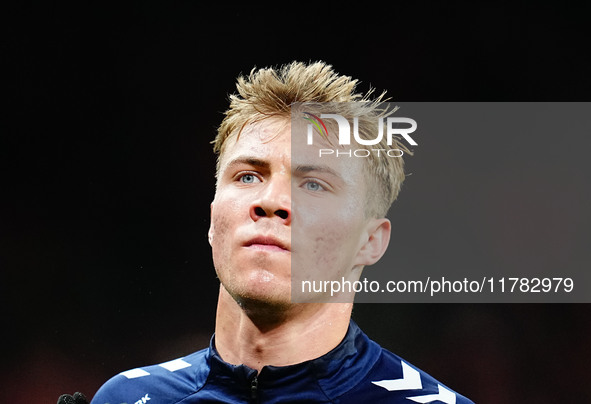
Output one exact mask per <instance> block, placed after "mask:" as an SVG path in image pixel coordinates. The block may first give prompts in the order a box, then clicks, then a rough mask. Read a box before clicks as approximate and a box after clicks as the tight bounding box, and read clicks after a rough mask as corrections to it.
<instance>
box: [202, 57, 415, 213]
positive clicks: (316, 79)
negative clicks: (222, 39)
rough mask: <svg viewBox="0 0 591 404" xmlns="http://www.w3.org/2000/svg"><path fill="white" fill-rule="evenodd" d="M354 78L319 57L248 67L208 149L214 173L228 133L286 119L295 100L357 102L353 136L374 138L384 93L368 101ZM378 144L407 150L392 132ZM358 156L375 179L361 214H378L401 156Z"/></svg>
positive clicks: (394, 186) (396, 182) (392, 195)
mask: <svg viewBox="0 0 591 404" xmlns="http://www.w3.org/2000/svg"><path fill="white" fill-rule="evenodd" d="M357 83H358V81H357V80H353V79H352V78H351V77H349V76H344V75H339V74H337V73H336V72H335V71H334V70H333V68H332V66H331V65H328V64H326V63H324V62H314V63H310V64H305V63H302V62H292V63H289V64H286V65H283V66H281V67H279V68H272V67H271V68H262V69H257V68H254V69H252V70H251V72H250V74H249V75H248V76H246V77H245V76H242V75H241V76H239V77H238V79H237V83H236V89H237V91H238V93H237V94H232V95H230V107H229V109H228V110H227V111H226V112H225V116H224V119H223V120H222V123H221V124H220V126H219V128H218V133H217V136H216V137H215V140H214V141H213V142H212V143H213V144H214V152H215V153H216V154H218V159H217V167H216V173H219V169H220V160H221V156H222V154H223V152H224V146H225V144H226V143H225V142H226V140H227V139H228V138H229V137H230V136H232V135H236V136H239V135H240V133H241V132H242V130H243V129H244V127H245V126H247V125H249V124H251V123H254V122H258V121H261V120H263V119H266V118H269V117H280V118H284V119H286V120H289V119H291V112H292V111H291V109H292V106H293V105H294V104H297V103H349V105H351V106H353V105H354V104H353V103H355V105H359V103H360V102H361V103H362V104H361V105H363V107H362V109H363V117H360V122H359V135H360V137H362V138H364V139H371V138H372V134H373V135H374V137H375V133H376V132H375V129H376V128H377V119H376V118H378V117H383V116H386V115H387V114H388V113H385V112H384V110H383V108H382V107H381V104H382V103H383V102H384V101H385V100H384V96H385V92H383V93H382V94H381V95H379V96H378V97H376V98H375V99H373V100H372V99H371V98H370V96H371V95H372V94H373V89H370V90H369V91H368V92H367V93H366V94H361V93H356V92H355V89H356V87H357ZM343 105H346V104H343ZM356 111H357V112H358V107H352V109H350V110H349V113H348V114H346V113H345V112H346V111H339V112H340V114H341V115H344V116H346V115H350V116H353V115H354V114H355V112H356ZM369 122H372V123H369ZM373 123H375V125H374V124H373ZM372 125H373V126H372ZM361 147H365V148H368V147H367V146H361ZM379 148H380V149H382V150H388V149H398V150H403V152H404V153H406V154H412V153H411V152H410V151H409V150H408V149H407V148H406V147H405V146H404V145H403V144H402V143H401V142H400V141H399V139H397V138H396V137H393V139H392V145H388V144H387V139H386V136H384V137H383V138H382V141H381V142H380V143H379ZM364 160H367V163H366V164H365V168H366V170H367V174H368V176H369V178H371V179H375V181H372V182H373V184H372V185H373V188H372V187H371V186H370V188H369V189H368V195H367V198H368V199H367V202H368V203H367V209H366V213H367V215H369V216H374V217H383V216H385V215H386V213H387V212H388V209H389V208H390V206H391V205H392V203H393V202H394V200H396V197H397V196H398V193H399V192H400V188H401V186H402V182H403V181H404V178H405V175H404V160H403V158H402V157H379V156H378V155H377V154H376V153H369V156H368V157H367V158H364ZM216 175H217V174H216Z"/></svg>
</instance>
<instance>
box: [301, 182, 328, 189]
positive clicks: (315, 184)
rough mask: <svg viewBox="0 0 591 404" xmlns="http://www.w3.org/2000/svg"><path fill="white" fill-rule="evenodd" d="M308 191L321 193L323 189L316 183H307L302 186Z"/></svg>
mask: <svg viewBox="0 0 591 404" xmlns="http://www.w3.org/2000/svg"><path fill="white" fill-rule="evenodd" d="M304 186H305V187H306V189H307V190H308V191H323V190H324V187H323V186H322V185H320V184H319V183H317V182H314V181H308V182H306V184H305V185H304Z"/></svg>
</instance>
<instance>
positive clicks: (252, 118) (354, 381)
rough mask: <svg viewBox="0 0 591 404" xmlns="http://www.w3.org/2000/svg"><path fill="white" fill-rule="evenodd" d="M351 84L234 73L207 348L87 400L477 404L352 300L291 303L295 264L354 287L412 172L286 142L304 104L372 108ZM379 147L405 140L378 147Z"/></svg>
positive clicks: (220, 168) (385, 161)
mask: <svg viewBox="0 0 591 404" xmlns="http://www.w3.org/2000/svg"><path fill="white" fill-rule="evenodd" d="M355 85H356V82H355V81H353V80H351V79H350V78H349V77H345V76H339V75H337V74H336V73H335V72H334V71H333V70H332V68H331V67H330V66H327V65H325V64H323V63H314V64H310V65H305V64H302V63H295V62H294V63H292V64H289V65H286V66H283V67H281V68H280V69H277V70H275V69H261V70H258V71H253V72H252V73H251V74H250V75H249V76H248V77H241V78H239V79H238V85H237V88H238V94H237V95H234V96H232V97H231V104H230V109H229V110H228V111H227V113H226V116H225V118H224V120H223V122H222V124H221V126H220V128H219V131H218V135H217V137H216V139H215V142H214V143H215V146H214V149H215V151H216V152H217V153H218V154H219V158H218V165H217V187H216V193H215V198H214V201H213V203H212V204H211V226H210V231H209V242H210V244H211V247H212V253H213V259H214V265H215V269H216V272H217V275H218V277H219V279H220V282H221V285H220V291H219V301H218V308H217V316H216V327H215V334H214V337H213V338H212V340H211V344H210V347H209V348H207V349H204V350H201V351H199V352H196V353H194V354H191V355H189V356H186V357H183V358H180V359H176V360H173V361H170V362H166V363H163V364H159V365H154V366H148V367H143V368H138V369H132V370H129V371H126V372H123V373H121V374H119V375H117V376H115V377H113V378H112V379H111V380H109V381H108V382H107V383H106V384H105V385H104V386H103V387H102V388H101V389H100V390H99V391H98V392H97V394H96V395H95V397H94V399H93V400H92V404H106V403H110V404H119V403H146V402H148V401H150V404H164V403H167V404H172V403H201V402H219V403H247V402H260V403H279V402H281V403H289V402H294V403H296V402H298V403H301V402H321V403H363V402H376V403H377V402H384V403H411V402H417V403H430V402H438V403H439V402H442V403H458V404H464V403H471V401H470V400H468V399H466V398H465V397H463V396H461V395H459V394H457V393H455V392H453V391H452V390H451V389H449V388H447V387H445V386H444V385H442V384H440V383H439V382H437V381H436V380H435V379H433V378H432V377H431V376H429V375H427V374H426V373H424V372H422V371H420V370H418V369H416V368H414V367H413V366H411V365H409V364H408V363H407V362H405V361H404V360H402V359H401V358H399V357H398V356H396V355H394V354H392V353H390V352H388V351H385V350H384V349H382V348H381V347H380V346H379V345H377V344H376V343H375V342H373V341H371V340H370V339H369V338H368V337H367V336H366V335H365V334H363V333H362V332H361V330H360V329H359V328H358V327H357V325H356V324H355V323H353V322H352V321H351V310H352V299H349V300H347V299H345V300H339V301H338V302H326V301H324V300H323V299H319V300H314V299H311V300H310V301H307V302H304V303H294V300H293V299H292V297H293V296H292V281H293V277H294V276H296V275H295V272H296V270H297V271H298V272H297V276H298V277H300V278H305V279H309V278H311V277H314V276H316V275H318V274H322V276H325V277H327V279H341V278H343V279H346V280H350V281H354V280H357V279H359V276H360V275H361V271H362V269H363V267H364V266H366V265H371V264H373V263H375V262H376V261H377V260H378V259H379V258H380V257H381V256H382V254H383V253H384V251H385V250H386V248H387V245H388V241H389V235H390V222H389V221H388V220H387V219H386V218H385V214H386V212H387V210H388V208H389V206H390V205H391V203H392V202H393V201H394V199H395V198H396V196H397V194H398V191H399V190H400V185H401V183H402V181H403V178H404V172H403V162H402V159H401V158H379V157H378V156H372V157H370V158H364V159H360V158H349V159H347V158H336V157H334V156H332V157H330V156H328V157H327V158H325V159H322V160H321V161H319V159H318V150H319V149H320V148H322V147H326V145H328V144H331V142H332V141H334V139H332V140H331V139H330V138H328V137H325V138H323V137H322V136H320V137H317V139H316V141H315V142H314V144H313V145H310V144H308V143H306V142H304V141H300V140H301V139H303V137H301V139H300V138H299V137H298V139H294V138H293V136H292V131H295V130H296V128H295V125H296V124H293V123H292V119H291V116H292V112H293V111H292V108H295V106H296V105H299V104H298V103H302V102H303V103H310V104H309V105H310V106H311V107H310V108H312V107H313V105H319V104H322V103H340V104H338V105H341V106H343V108H345V109H344V110H343V113H346V111H347V108H349V107H348V105H357V104H358V103H356V102H357V101H368V98H367V97H364V96H361V95H359V94H356V93H355V92H354V90H355ZM377 101H379V97H378V100H377ZM363 105H364V107H363V108H364V111H365V112H366V115H367V116H369V118H368V120H371V119H370V118H375V117H376V116H378V114H379V111H378V105H379V103H377V102H369V103H367V102H366V103H363ZM349 112H351V113H354V112H355V111H351V110H349ZM360 119H362V118H360ZM360 127H361V128H362V129H361V132H362V136H370V135H369V134H367V133H366V134H365V135H363V133H364V130H365V131H367V129H363V127H364V126H363V122H361V123H360ZM294 133H295V132H294ZM325 135H326V134H325ZM380 147H390V148H398V149H400V148H402V147H403V146H402V145H401V144H400V143H397V142H395V143H394V144H393V145H390V146H387V145H386V143H385V139H384V141H383V142H382V144H381V145H380Z"/></svg>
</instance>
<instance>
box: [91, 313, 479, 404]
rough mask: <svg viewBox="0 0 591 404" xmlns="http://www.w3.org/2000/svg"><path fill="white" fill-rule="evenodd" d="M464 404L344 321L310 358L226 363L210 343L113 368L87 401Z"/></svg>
mask: <svg viewBox="0 0 591 404" xmlns="http://www.w3.org/2000/svg"><path fill="white" fill-rule="evenodd" d="M106 403H109V404H121V403H126V404H146V403H147V404H189V403H355V404H358V403H372V404H375V403H405V404H412V403H438V404H440V403H448V404H452V403H455V404H466V403H472V401H470V400H468V399H467V398H465V397H463V396H461V395H459V394H457V393H455V392H454V391H452V390H451V389H449V388H448V387H446V386H444V385H442V384H441V383H439V382H438V381H437V380H435V379H433V378H432V377H431V376H429V375H428V374H426V373H425V372H423V371H421V370H419V369H417V368H415V367H413V366H412V365H409V364H408V363H407V362H405V361H404V360H402V359H401V358H400V357H398V356H397V355H395V354H393V353H391V352H389V351H387V350H385V349H383V348H382V347H380V346H379V345H378V344H377V343H375V342H374V341H372V340H370V339H369V338H368V337H367V336H366V335H365V334H364V333H363V332H362V331H361V330H360V329H359V327H358V326H357V325H356V324H355V323H354V322H353V321H351V324H350V326H349V330H348V332H347V335H346V336H345V338H344V340H343V341H342V342H341V343H340V344H339V345H338V346H337V347H336V348H335V349H333V350H332V351H330V352H329V353H327V354H326V355H324V356H321V357H320V358H318V359H314V360H310V361H307V362H303V363H300V364H297V365H291V366H283V367H276V366H265V367H264V368H263V369H262V370H261V371H260V372H259V373H257V371H256V370H254V369H251V368H249V367H247V366H244V365H240V366H234V365H231V364H229V363H226V362H224V361H223V360H222V358H221V357H220V356H219V354H218V353H217V351H216V349H215V346H214V338H212V342H211V344H210V347H209V348H207V349H204V350H201V351H199V352H195V353H193V354H191V355H189V356H185V357H183V358H180V359H175V360H172V361H169V362H165V363H162V364H159V365H154V366H148V367H143V368H137V369H132V370H128V371H126V372H123V373H120V374H119V375H117V376H115V377H113V378H112V379H110V380H109V381H108V382H107V383H105V384H104V385H103V386H102V387H101V388H100V390H99V391H98V392H97V393H96V395H95V397H94V398H93V400H92V402H91V404H106Z"/></svg>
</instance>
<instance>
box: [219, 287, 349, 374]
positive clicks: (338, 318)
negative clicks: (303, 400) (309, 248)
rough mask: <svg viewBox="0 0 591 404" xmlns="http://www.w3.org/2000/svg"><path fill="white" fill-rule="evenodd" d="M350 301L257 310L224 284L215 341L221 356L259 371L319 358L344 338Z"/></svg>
mask: <svg viewBox="0 0 591 404" xmlns="http://www.w3.org/2000/svg"><path fill="white" fill-rule="evenodd" d="M352 308H353V305H352V303H305V304H294V305H290V306H289V307H285V306H284V307H281V308H280V309H279V308H276V309H273V308H264V307H258V308H255V309H252V308H248V307H244V306H241V305H239V304H238V303H237V302H236V301H235V300H234V299H233V298H232V297H231V296H230V294H229V293H228V292H227V291H226V289H225V288H224V287H223V286H221V287H220V295H219V300H218V308H217V315H216V327H215V344H216V349H217V351H218V352H219V354H220V356H221V357H222V359H224V360H225V361H226V362H228V363H231V364H233V365H241V364H244V365H246V366H248V367H250V368H252V369H255V370H257V371H260V370H261V369H262V368H263V366H267V365H272V366H288V365H293V364H296V363H301V362H305V361H307V360H311V359H316V358H318V357H320V356H322V355H324V354H326V353H327V352H329V351H331V350H332V349H333V348H335V347H336V346H337V345H338V344H339V343H340V342H341V341H342V340H343V338H344V337H345V334H346V333H347V329H348V327H349V319H350V318H351V310H352Z"/></svg>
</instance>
